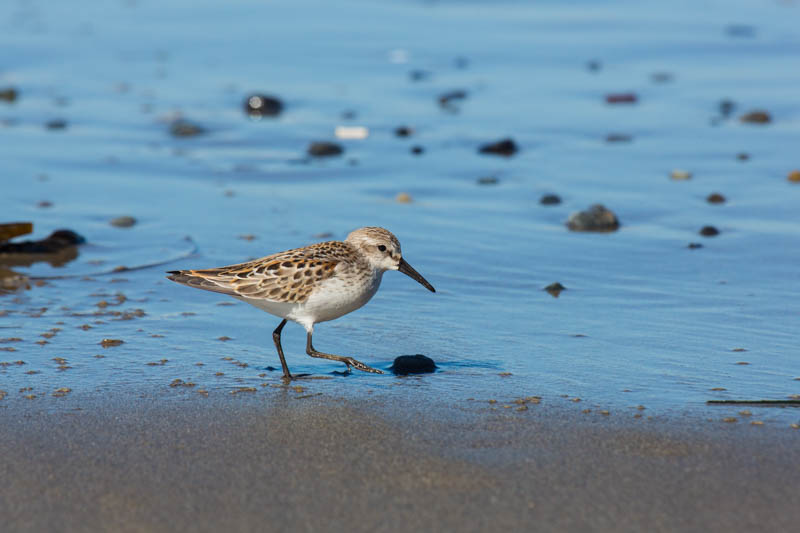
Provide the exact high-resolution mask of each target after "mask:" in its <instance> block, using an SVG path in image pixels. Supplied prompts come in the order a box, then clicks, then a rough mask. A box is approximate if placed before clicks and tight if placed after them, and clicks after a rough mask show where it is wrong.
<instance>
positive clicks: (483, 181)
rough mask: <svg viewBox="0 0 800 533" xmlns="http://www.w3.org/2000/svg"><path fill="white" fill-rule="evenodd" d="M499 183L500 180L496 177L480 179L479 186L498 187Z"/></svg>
mask: <svg viewBox="0 0 800 533" xmlns="http://www.w3.org/2000/svg"><path fill="white" fill-rule="evenodd" d="M498 183H500V179H499V178H497V177H495V176H484V177H482V178H478V185H497V184H498Z"/></svg>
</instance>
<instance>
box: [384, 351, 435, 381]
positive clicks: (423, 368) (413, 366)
mask: <svg viewBox="0 0 800 533" xmlns="http://www.w3.org/2000/svg"><path fill="white" fill-rule="evenodd" d="M390 370H391V371H392V372H393V373H395V374H397V375H398V376H406V375H408V374H429V373H431V372H435V371H436V363H434V362H433V359H431V358H430V357H427V356H425V355H422V354H420V353H418V354H416V355H401V356H399V357H397V358H395V360H394V364H392V366H391V368H390Z"/></svg>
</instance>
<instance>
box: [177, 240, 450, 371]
mask: <svg viewBox="0 0 800 533" xmlns="http://www.w3.org/2000/svg"><path fill="white" fill-rule="evenodd" d="M387 270H399V271H400V272H402V273H403V274H406V275H407V276H409V277H411V278H413V279H415V280H416V281H418V282H419V283H421V284H422V285H423V286H424V287H425V288H426V289H428V290H429V291H431V292H436V290H435V289H434V288H433V285H431V284H430V283H428V282H427V280H426V279H425V278H423V277H422V276H421V275H420V274H419V273H418V272H417V271H416V270H414V269H413V268H411V265H409V264H408V263H406V260H405V259H403V256H402V253H401V252H400V242H399V241H398V240H397V237H395V236H394V235H392V233H391V232H390V231H388V230H385V229H383V228H373V227H368V228H360V229H357V230H355V231H353V232H352V233H350V235H348V236H347V239H345V240H344V241H328V242H320V243H317V244H312V245H310V246H306V247H304V248H295V249H294V250H287V251H285V252H279V253H277V254H272V255H268V256H266V257H262V258H261V259H256V260H254V261H248V262H247V263H240V264H238V265H230V266H225V267H219V268H209V269H205V270H173V271H171V272H168V274H170V275H169V276H167V277H168V278H169V279H171V280H172V281H175V282H177V283H181V284H183V285H188V286H189V287H195V288H198V289H205V290H207V291H213V292H219V293H222V294H227V295H229V296H233V297H234V298H238V299H239V300H242V301H244V302H247V303H249V304H250V305H254V306H256V307H258V308H259V309H261V310H263V311H266V312H267V313H270V314H273V315H275V316H279V317H281V318H283V320H282V321H281V323H280V324H278V327H277V328H275V331H273V332H272V339H273V340H274V341H275V348H277V349H278V356H279V357H280V358H281V367H283V377H284V378H285V379H292V375H291V374H290V373H289V367H288V366H286V359H285V358H284V357H283V348H282V347H281V330H282V329H283V326H285V325H286V321H287V320H292V321H294V322H297V323H298V324H300V325H301V326H303V327H304V328H305V329H306V332H307V340H306V353H307V354H308V355H310V356H311V357H321V358H323V359H332V360H334V361H341V362H342V363H344V364H346V365H347V368H348V370H349V369H350V367H351V366H352V367H354V368H357V369H358V370H362V371H364V372H373V373H376V374H383V372H382V371H380V370H378V369H375V368H372V367H369V366H367V365H365V364H364V363H362V362H361V361H357V360H355V359H353V358H352V357H346V356H342V355H334V354H329V353H323V352H318V351H317V350H315V349H314V346H313V345H312V344H311V334H312V333H313V332H314V324H316V323H318V322H326V321H328V320H333V319H335V318H339V317H340V316H342V315H346V314H347V313H349V312H351V311H355V310H356V309H358V308H359V307H361V306H362V305H364V304H365V303H367V302H368V301H369V300H370V298H372V297H373V296H374V295H375V293H376V292H378V287H379V286H380V284H381V278H382V277H383V273H384V272H386V271H387Z"/></svg>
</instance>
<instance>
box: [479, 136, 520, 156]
mask: <svg viewBox="0 0 800 533" xmlns="http://www.w3.org/2000/svg"><path fill="white" fill-rule="evenodd" d="M517 150H518V148H517V144H516V143H515V142H514V140H513V139H502V140H500V141H497V142H493V143H489V144H484V145H483V146H481V147H480V148H478V152H480V153H482V154H494V155H502V156H505V157H509V156H512V155H514V154H515V153H516V152H517Z"/></svg>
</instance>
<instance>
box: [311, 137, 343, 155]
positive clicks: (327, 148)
mask: <svg viewBox="0 0 800 533" xmlns="http://www.w3.org/2000/svg"><path fill="white" fill-rule="evenodd" d="M343 153H344V148H342V147H341V145H338V144H336V143H331V142H324V141H318V142H312V143H311V144H310V145H309V146H308V155H310V156H313V157H330V156H335V155H342V154H343Z"/></svg>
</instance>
